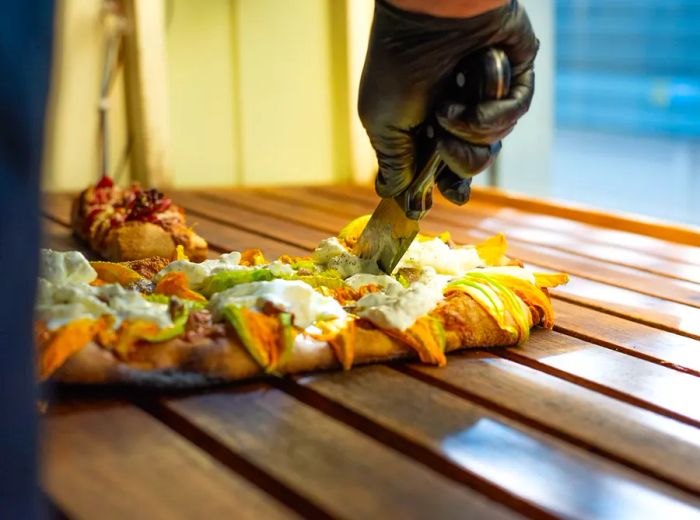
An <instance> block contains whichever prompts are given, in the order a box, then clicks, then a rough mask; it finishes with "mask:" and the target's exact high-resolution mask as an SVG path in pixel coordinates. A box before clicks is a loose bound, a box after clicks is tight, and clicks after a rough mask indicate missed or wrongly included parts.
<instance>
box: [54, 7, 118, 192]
mask: <svg viewBox="0 0 700 520" xmlns="http://www.w3.org/2000/svg"><path fill="white" fill-rule="evenodd" d="M101 5H102V4H101V2H100V1H98V0H89V1H71V0H63V1H60V2H57V4H56V29H57V30H56V33H55V34H56V35H55V38H54V42H55V43H54V64H53V70H52V81H51V96H50V99H49V106H48V108H47V136H46V145H45V152H44V185H45V186H46V187H47V188H48V189H78V188H81V187H84V186H85V185H86V184H87V183H88V182H91V181H92V180H94V179H97V178H98V175H99V166H98V149H97V130H98V117H97V103H98V99H99V96H98V93H99V86H100V78H101V74H102V53H103V50H102V46H103V34H104V31H103V28H104V25H103V23H102V19H101V17H100V7H101ZM122 79H123V78H122V77H121V75H120V77H118V78H117V81H116V83H115V91H114V95H113V96H112V100H111V107H112V108H111V112H112V117H111V124H112V132H111V141H110V149H111V153H110V156H111V161H110V162H111V163H112V164H113V165H114V164H116V162H117V160H118V158H119V156H120V155H121V153H122V151H123V150H124V147H125V146H126V109H125V105H124V95H123V90H124V89H123V81H122Z"/></svg>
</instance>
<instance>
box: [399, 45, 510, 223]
mask: <svg viewBox="0 0 700 520" xmlns="http://www.w3.org/2000/svg"><path fill="white" fill-rule="evenodd" d="M510 77H511V70H510V62H509V61H508V57H507V56H506V54H505V53H504V52H503V51H502V50H500V49H496V48H493V47H491V48H488V49H486V50H485V51H482V52H479V53H477V54H475V55H472V56H470V57H468V58H467V59H466V60H464V61H463V62H461V63H460V64H459V65H458V66H457V68H456V72H455V74H454V76H453V77H452V80H451V84H448V86H447V91H448V95H451V97H454V98H458V99H462V100H463V101H464V102H465V103H467V104H476V103H478V102H479V101H483V100H486V99H501V98H503V97H505V96H507V95H508V92H509V90H510ZM440 99H444V97H443V98H440ZM438 128H439V127H438V123H437V120H436V118H435V115H434V114H433V115H432V116H431V117H430V119H429V120H428V121H427V122H426V123H425V124H424V125H423V127H422V128H421V132H420V133H419V135H418V138H422V139H423V140H425V141H426V142H427V145H426V146H427V147H428V148H429V149H431V150H432V153H431V154H430V155H429V156H428V158H427V160H426V161H425V164H423V165H422V167H420V169H418V164H419V161H416V162H417V164H416V166H417V168H416V170H417V171H418V174H417V175H416V176H415V177H414V179H413V181H412V182H411V184H410V186H409V187H408V188H407V189H406V190H405V191H404V192H403V193H402V194H401V195H399V197H398V199H399V200H397V202H398V203H399V205H401V207H403V208H404V210H405V211H406V216H407V217H408V218H410V219H413V220H420V219H422V218H423V217H424V216H425V214H426V213H427V211H428V210H429V209H430V208H431V207H432V205H433V185H434V184H435V179H436V177H437V176H438V174H439V173H440V170H442V168H443V166H444V163H443V162H442V159H441V158H440V154H439V152H438V150H437V146H436V144H435V138H436V135H437V131H438ZM416 148H418V147H416Z"/></svg>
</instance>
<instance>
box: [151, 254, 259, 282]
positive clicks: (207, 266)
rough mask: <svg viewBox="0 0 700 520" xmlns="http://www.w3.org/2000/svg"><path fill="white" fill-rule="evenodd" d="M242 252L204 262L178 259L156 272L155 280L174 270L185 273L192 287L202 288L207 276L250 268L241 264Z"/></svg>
mask: <svg viewBox="0 0 700 520" xmlns="http://www.w3.org/2000/svg"><path fill="white" fill-rule="evenodd" d="M240 261H241V254H240V253H239V252H238V251H232V252H231V253H225V254H223V255H221V256H220V257H219V258H216V259H214V260H205V261H204V262H200V263H196V262H190V261H189V260H176V261H175V262H171V263H169V264H168V265H166V266H165V267H164V268H163V269H161V270H160V272H158V274H156V276H155V277H154V281H156V282H158V281H159V280H160V279H161V278H163V276H165V275H166V274H168V273H171V272H173V271H179V272H181V273H185V276H186V277H187V282H188V284H189V286H190V289H193V290H195V291H198V290H200V289H201V288H202V287H203V286H204V282H205V280H206V279H207V278H209V277H210V276H212V275H215V274H217V273H220V272H223V271H234V270H236V269H250V267H245V266H242V265H239V262H240Z"/></svg>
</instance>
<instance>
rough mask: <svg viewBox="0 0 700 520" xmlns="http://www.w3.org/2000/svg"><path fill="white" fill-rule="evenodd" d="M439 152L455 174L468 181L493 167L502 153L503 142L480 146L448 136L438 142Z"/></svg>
mask: <svg viewBox="0 0 700 520" xmlns="http://www.w3.org/2000/svg"><path fill="white" fill-rule="evenodd" d="M438 151H439V153H440V157H441V158H442V160H443V161H444V162H445V164H446V165H447V167H448V168H449V169H450V170H451V171H452V172H453V173H455V174H456V175H458V176H460V177H462V178H464V179H467V178H470V177H473V176H474V175H476V174H477V173H479V172H481V171H483V170H485V169H486V168H488V167H489V166H491V164H492V163H493V161H494V159H495V158H496V156H497V155H498V152H500V151H501V142H500V141H497V142H495V143H493V144H491V145H478V144H472V143H467V142H465V141H462V140H461V139H457V138H455V137H452V136H449V135H447V136H443V137H442V138H441V139H440V141H439V142H438Z"/></svg>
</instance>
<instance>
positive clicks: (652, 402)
mask: <svg viewBox="0 0 700 520" xmlns="http://www.w3.org/2000/svg"><path fill="white" fill-rule="evenodd" d="M498 352H499V355H502V356H504V357H507V358H508V359H513V360H516V361H519V362H523V363H526V364H529V365H530V366H534V367H536V368H538V369H539V370H544V371H548V372H550V373H552V374H555V375H558V376H561V377H565V378H568V379H569V380H571V381H573V382H576V383H578V384H584V385H588V386H589V387H591V386H593V387H595V388H596V389H597V390H598V391H602V392H607V393H610V395H614V396H616V397H620V398H623V399H624V398H626V399H628V400H629V399H633V400H634V404H635V405H637V406H642V407H646V408H648V409H651V410H654V411H656V412H657V413H662V414H666V415H668V416H670V417H674V418H676V419H677V420H681V421H684V422H687V423H688V424H692V425H694V426H699V427H700V401H697V400H695V399H689V398H688V396H691V395H698V393H699V392H700V378H697V377H695V376H693V375H690V374H684V373H681V372H678V371H675V370H669V369H667V368H665V367H662V366H659V365H657V364H654V363H649V362H647V361H644V360H642V359H638V358H635V357H632V356H628V355H626V354H624V353H621V352H615V351H614V350H610V349H607V348H601V347H599V346H598V345H594V344H591V343H588V342H586V341H582V340H580V339H577V338H573V337H571V336H566V335H564V334H559V333H557V332H552V331H545V330H541V329H540V330H533V331H532V334H531V335H530V339H529V341H527V342H526V343H525V344H524V345H522V346H521V347H519V348H517V349H502V350H500V349H499V350H498Z"/></svg>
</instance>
